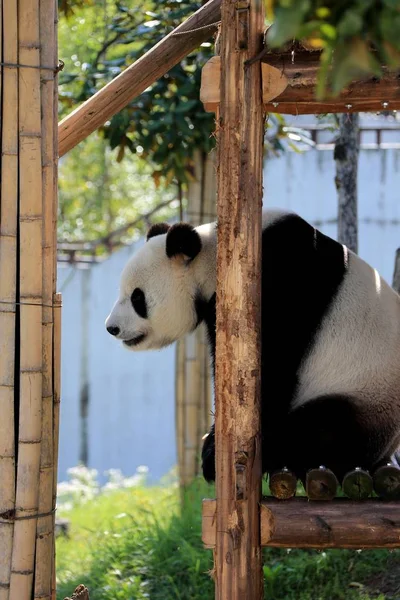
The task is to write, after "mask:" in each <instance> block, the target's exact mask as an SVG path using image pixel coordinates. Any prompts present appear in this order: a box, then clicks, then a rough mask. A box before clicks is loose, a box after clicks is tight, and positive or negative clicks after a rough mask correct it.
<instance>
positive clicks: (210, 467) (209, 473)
mask: <svg viewBox="0 0 400 600" xmlns="http://www.w3.org/2000/svg"><path fill="white" fill-rule="evenodd" d="M203 439H204V443H203V450H202V452H201V459H202V469H203V477H204V479H205V480H206V481H207V482H208V483H212V482H213V481H215V436H214V425H212V427H211V429H210V431H209V433H208V434H207V435H206V436H205V437H204V438H203Z"/></svg>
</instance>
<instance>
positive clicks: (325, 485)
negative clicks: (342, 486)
mask: <svg viewBox="0 0 400 600" xmlns="http://www.w3.org/2000/svg"><path fill="white" fill-rule="evenodd" d="M338 485H339V483H338V480H337V478H336V475H335V474H334V473H332V471H331V470H330V469H326V468H325V467H319V468H318V469H310V471H308V473H307V475H306V494H307V496H308V498H309V500H332V499H333V498H334V497H335V496H336V492H337V488H338Z"/></svg>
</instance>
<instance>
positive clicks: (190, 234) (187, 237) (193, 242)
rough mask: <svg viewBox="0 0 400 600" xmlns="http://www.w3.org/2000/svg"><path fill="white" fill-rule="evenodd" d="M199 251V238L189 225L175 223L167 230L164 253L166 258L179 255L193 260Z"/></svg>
mask: <svg viewBox="0 0 400 600" xmlns="http://www.w3.org/2000/svg"><path fill="white" fill-rule="evenodd" d="M200 250H201V238H200V236H199V234H198V233H197V231H196V230H195V229H194V228H193V227H192V225H189V223H176V224H175V225H172V227H171V228H170V229H169V230H168V233H167V244H166V252H167V256H168V258H172V257H173V256H178V255H181V256H183V257H186V258H189V259H190V260H193V258H195V257H196V256H197V255H198V253H199V252H200Z"/></svg>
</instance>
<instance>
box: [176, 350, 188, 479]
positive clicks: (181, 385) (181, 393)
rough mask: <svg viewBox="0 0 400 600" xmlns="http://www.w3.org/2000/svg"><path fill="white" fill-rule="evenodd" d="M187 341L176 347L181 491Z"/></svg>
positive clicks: (177, 436) (183, 466) (177, 441)
mask: <svg viewBox="0 0 400 600" xmlns="http://www.w3.org/2000/svg"><path fill="white" fill-rule="evenodd" d="M185 342H186V340H185V339H183V340H179V341H178V342H177V344H176V349H175V432H176V448H177V458H178V478H179V486H180V488H181V491H183V488H184V473H185V462H184V456H185V453H184V448H185V429H184V422H185V403H184V402H185V389H186V376H185Z"/></svg>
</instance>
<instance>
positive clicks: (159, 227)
mask: <svg viewBox="0 0 400 600" xmlns="http://www.w3.org/2000/svg"><path fill="white" fill-rule="evenodd" d="M169 228H170V225H168V223H154V225H152V226H151V227H150V229H149V230H148V232H147V237H146V241H147V242H148V241H149V239H150V238H152V237H155V236H156V235H162V234H163V233H167V231H168V230H169Z"/></svg>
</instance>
